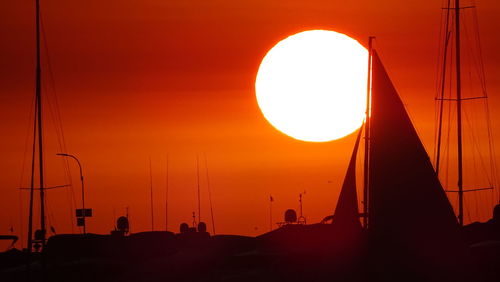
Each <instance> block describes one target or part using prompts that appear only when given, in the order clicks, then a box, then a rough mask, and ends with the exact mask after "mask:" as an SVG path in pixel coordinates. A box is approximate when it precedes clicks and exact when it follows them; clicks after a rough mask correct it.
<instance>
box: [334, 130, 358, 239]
mask: <svg viewBox="0 0 500 282" xmlns="http://www.w3.org/2000/svg"><path fill="white" fill-rule="evenodd" d="M361 132H362V131H361V130H360V131H359V133H358V137H357V138H356V144H355V145H354V150H353V152H352V156H351V160H350V161H349V167H348V168H347V172H346V176H345V178H344V183H343V184H342V190H341V191H340V196H339V200H338V202H337V207H336V208H335V213H334V214H333V220H332V223H333V224H339V226H343V227H352V228H359V229H361V223H360V222H359V216H358V214H359V210H358V195H357V192H356V156H357V153H358V147H359V140H360V137H361Z"/></svg>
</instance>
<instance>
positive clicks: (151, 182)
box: [149, 157, 155, 231]
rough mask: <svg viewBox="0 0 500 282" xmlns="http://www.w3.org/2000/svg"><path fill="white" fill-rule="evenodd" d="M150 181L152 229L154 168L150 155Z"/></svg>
mask: <svg viewBox="0 0 500 282" xmlns="http://www.w3.org/2000/svg"><path fill="white" fill-rule="evenodd" d="M149 181H150V184H151V185H150V190H151V231H154V230H155V221H154V209H153V169H152V164H151V157H149Z"/></svg>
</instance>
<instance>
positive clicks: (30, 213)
mask: <svg viewBox="0 0 500 282" xmlns="http://www.w3.org/2000/svg"><path fill="white" fill-rule="evenodd" d="M37 117H38V99H35V112H34V115H33V144H32V146H33V147H32V151H31V152H32V155H31V179H30V186H31V190H30V196H29V211H28V234H27V235H26V237H27V238H28V242H27V246H26V247H27V248H28V260H27V265H26V268H27V272H28V277H29V275H30V274H29V273H30V265H31V251H32V238H33V204H34V196H35V195H34V192H35V190H34V187H35V159H36V140H37V139H36V138H37V133H38V132H37V129H38V128H37Z"/></svg>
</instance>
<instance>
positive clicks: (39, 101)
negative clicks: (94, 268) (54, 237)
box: [35, 0, 45, 250]
mask: <svg viewBox="0 0 500 282" xmlns="http://www.w3.org/2000/svg"><path fill="white" fill-rule="evenodd" d="M41 77H42V71H41V66H40V1H39V0H37V1H36V82H35V83H36V85H35V97H36V110H35V112H36V118H37V121H38V168H39V174H40V175H39V180H40V188H39V189H40V230H41V232H42V238H41V241H42V242H41V243H42V250H43V249H44V247H45V191H44V181H43V132H42V93H41V92H42V79H41Z"/></svg>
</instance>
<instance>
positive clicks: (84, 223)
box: [74, 157, 87, 236]
mask: <svg viewBox="0 0 500 282" xmlns="http://www.w3.org/2000/svg"><path fill="white" fill-rule="evenodd" d="M74 159H75V160H76V162H77V163H78V168H80V181H81V182H82V209H83V235H84V236H85V235H87V220H86V219H85V217H86V216H87V215H86V212H85V186H84V184H83V170H82V165H81V164H80V161H79V160H78V159H77V158H76V157H74Z"/></svg>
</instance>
